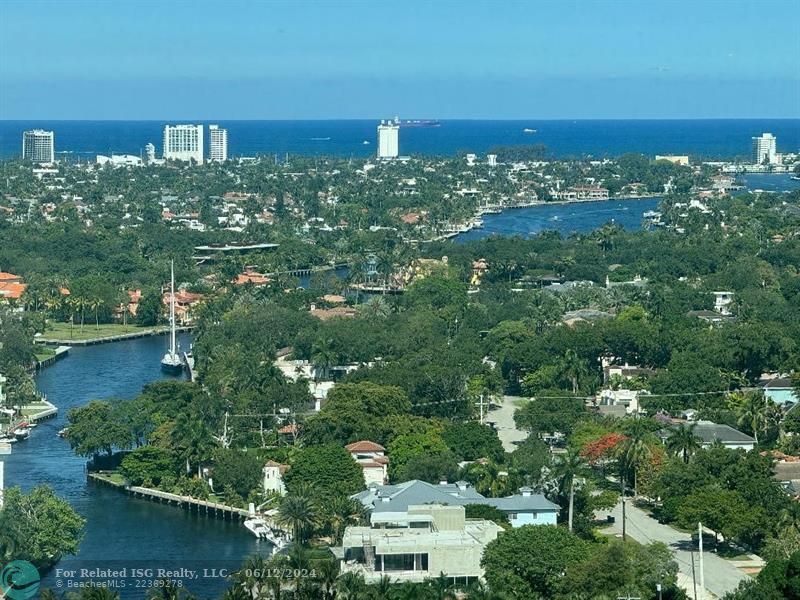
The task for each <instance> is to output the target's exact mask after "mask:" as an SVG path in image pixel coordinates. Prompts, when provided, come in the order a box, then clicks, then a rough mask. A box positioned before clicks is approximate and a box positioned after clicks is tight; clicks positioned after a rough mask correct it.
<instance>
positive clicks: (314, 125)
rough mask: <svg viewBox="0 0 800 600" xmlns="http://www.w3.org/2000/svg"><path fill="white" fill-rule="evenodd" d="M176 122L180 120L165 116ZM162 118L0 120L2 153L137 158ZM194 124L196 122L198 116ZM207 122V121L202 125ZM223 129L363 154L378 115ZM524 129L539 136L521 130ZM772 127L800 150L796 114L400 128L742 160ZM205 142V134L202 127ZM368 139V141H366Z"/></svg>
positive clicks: (240, 136)
mask: <svg viewBox="0 0 800 600" xmlns="http://www.w3.org/2000/svg"><path fill="white" fill-rule="evenodd" d="M170 122H171V123H175V122H177V121H170ZM166 123H167V122H166V121H0V157H9V156H14V155H19V153H20V152H21V148H22V142H21V140H22V132H23V131H25V130H27V129H33V128H42V129H48V130H53V131H55V140H56V152H57V153H59V156H61V157H74V158H81V159H83V160H85V159H87V158H94V155H95V154H108V153H111V152H114V153H117V154H135V155H139V154H140V153H141V152H142V151H143V149H144V146H145V144H147V143H148V142H152V143H153V144H154V145H155V146H156V151H157V154H158V155H159V156H160V155H161V146H162V132H163V127H164V125H165V124H166ZM198 123H199V121H198ZM203 123H204V124H208V122H207V121H206V122H203ZM218 123H219V124H220V125H221V126H222V127H225V128H227V129H228V147H229V152H228V153H229V155H230V156H232V157H235V156H253V155H259V154H261V155H271V154H277V155H279V156H281V157H283V156H284V155H285V154H286V153H288V154H294V155H297V154H302V155H331V156H342V157H349V156H353V157H366V156H370V155H373V154H374V153H375V141H376V140H375V137H376V129H375V128H376V126H377V124H378V121H377V120H360V121H218ZM525 128H529V129H535V130H536V133H525V132H524V131H523V130H524V129H525ZM763 132H771V133H772V134H774V135H775V136H776V137H777V139H778V151H779V152H798V151H800V119H742V120H726V119H720V120H660V121H656V120H629V121H619V120H615V121H610V120H582V121H563V120H562V121H541V120H537V119H530V120H526V121H442V123H441V126H440V127H436V128H419V129H414V128H411V129H409V128H404V129H401V130H400V152H401V154H408V155H454V154H456V153H458V152H462V151H468V152H476V153H485V152H486V151H487V150H489V149H490V148H491V147H492V146H495V145H507V144H534V143H535V144H544V145H545V146H546V147H547V151H548V155H549V156H550V157H553V158H563V157H569V156H593V157H602V156H618V155H620V154H624V153H626V152H641V153H644V154H647V155H654V154H668V153H673V154H689V155H692V156H702V157H709V158H733V157H736V156H739V157H746V156H749V154H750V144H751V137H753V136H755V135H760V134H761V133H763ZM205 137H206V144H208V140H207V138H208V135H207V130H206V136H205ZM365 142H366V143H365Z"/></svg>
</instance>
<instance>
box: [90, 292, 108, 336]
mask: <svg viewBox="0 0 800 600" xmlns="http://www.w3.org/2000/svg"><path fill="white" fill-rule="evenodd" d="M104 304H105V302H103V300H102V299H101V298H92V299H91V300H89V301H88V305H89V308H90V309H92V310H93V311H94V324H95V329H98V330H99V329H100V315H99V312H98V311H99V310H100V307H101V306H103V305H104Z"/></svg>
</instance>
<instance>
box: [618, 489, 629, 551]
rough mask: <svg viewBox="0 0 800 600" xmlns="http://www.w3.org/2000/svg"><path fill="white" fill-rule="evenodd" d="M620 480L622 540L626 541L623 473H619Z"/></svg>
mask: <svg viewBox="0 0 800 600" xmlns="http://www.w3.org/2000/svg"><path fill="white" fill-rule="evenodd" d="M619 481H620V484H621V485H622V541H623V542H624V541H625V540H627V539H628V537H627V535H626V529H625V476H624V475H623V474H622V473H620V474H619Z"/></svg>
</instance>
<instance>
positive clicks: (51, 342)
mask: <svg viewBox="0 0 800 600" xmlns="http://www.w3.org/2000/svg"><path fill="white" fill-rule="evenodd" d="M192 329H193V327H192V326H189V325H184V326H181V327H176V328H175V331H177V332H181V331H191V330H192ZM165 333H169V327H166V326H164V327H155V328H153V329H147V330H145V331H132V332H130V333H120V334H117V335H109V336H106V337H99V338H87V339H85V340H56V339H51V338H38V339H36V340H34V341H35V343H37V344H45V345H47V346H94V345H95V344H107V343H110V342H121V341H124V340H133V339H136V338H143V337H151V336H154V335H164V334H165Z"/></svg>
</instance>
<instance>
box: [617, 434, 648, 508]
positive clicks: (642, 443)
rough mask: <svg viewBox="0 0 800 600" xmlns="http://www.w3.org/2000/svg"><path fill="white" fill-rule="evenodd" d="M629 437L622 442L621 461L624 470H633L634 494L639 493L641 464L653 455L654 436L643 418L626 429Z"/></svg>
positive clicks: (628, 471)
mask: <svg viewBox="0 0 800 600" xmlns="http://www.w3.org/2000/svg"><path fill="white" fill-rule="evenodd" d="M625 435H626V436H627V439H625V441H623V442H622V452H621V456H620V458H621V463H622V468H623V471H624V472H627V473H630V472H631V471H632V472H633V495H634V497H636V496H638V495H639V487H638V486H639V482H638V470H639V465H641V464H642V463H643V462H644V461H646V460H648V459H649V458H650V456H652V444H653V443H654V436H653V434H652V432H651V431H650V428H649V427H648V426H647V423H646V422H645V421H643V420H640V419H636V420H634V421H633V422H632V423H631V424H630V425H629V426H628V427H627V430H626V431H625Z"/></svg>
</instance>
